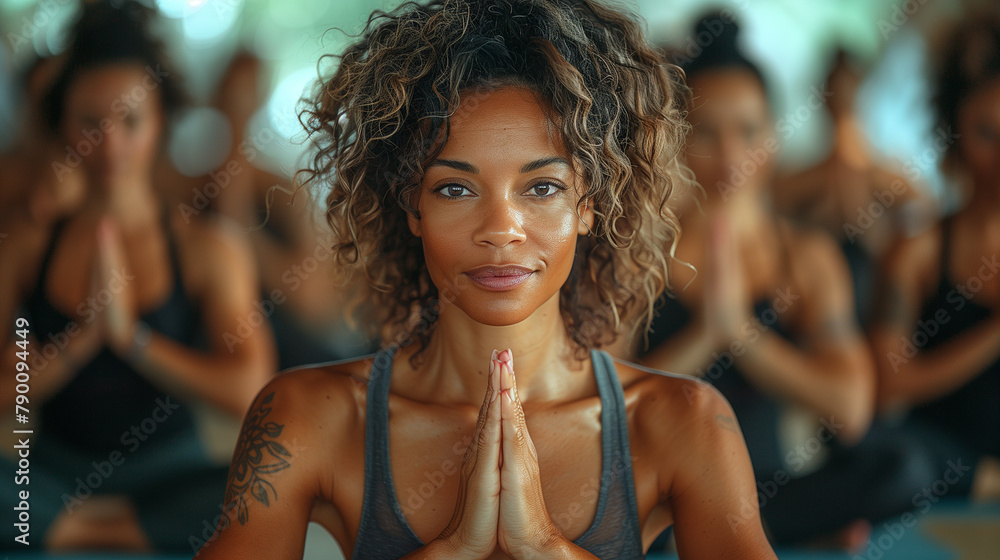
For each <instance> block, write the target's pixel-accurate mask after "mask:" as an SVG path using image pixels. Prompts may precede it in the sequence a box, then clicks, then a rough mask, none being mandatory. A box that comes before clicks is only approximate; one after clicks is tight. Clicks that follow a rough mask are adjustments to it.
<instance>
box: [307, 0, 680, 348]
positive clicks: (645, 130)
mask: <svg viewBox="0 0 1000 560" xmlns="http://www.w3.org/2000/svg"><path fill="white" fill-rule="evenodd" d="M328 56H332V55H328ZM510 85H516V86H522V87H528V88H530V89H531V90H533V91H535V92H536V93H537V94H539V95H540V98H541V99H542V100H544V102H546V103H547V104H548V105H549V110H550V111H551V112H552V114H553V115H554V117H555V118H554V119H553V120H554V125H555V126H556V127H557V128H558V129H559V130H560V132H561V134H562V138H563V142H564V144H565V146H566V148H567V150H568V152H569V153H570V154H571V155H572V158H573V160H574V164H575V166H576V167H577V169H578V170H579V173H580V176H581V178H582V180H583V184H584V185H586V188H587V190H586V192H585V193H584V194H583V196H584V197H585V198H587V199H589V204H590V205H591V206H592V207H593V209H594V212H595V225H594V227H593V228H592V233H591V235H589V236H581V237H579V238H578V242H577V249H576V256H575V260H574V264H573V269H572V272H571V273H570V276H569V278H568V279H567V281H566V282H565V284H564V285H563V287H562V290H561V292H560V310H561V313H562V316H563V320H564V323H565V326H566V329H567V333H568V335H569V337H570V338H571V339H572V340H573V341H574V342H575V343H576V344H577V345H578V347H577V352H578V353H579V352H581V351H585V350H586V349H589V348H599V347H601V346H605V345H607V344H609V343H611V342H613V341H614V340H615V339H616V338H617V336H619V335H620V334H626V333H627V334H634V333H636V332H639V331H640V330H641V331H644V330H645V329H644V328H643V327H648V324H649V322H650V321H651V320H652V317H653V313H654V305H655V302H656V300H657V298H658V297H659V296H660V294H661V293H662V292H663V291H664V290H666V289H667V288H668V287H669V280H668V276H667V267H668V264H669V260H670V259H671V258H673V251H674V247H675V246H676V242H677V239H678V237H679V233H680V230H679V226H678V223H677V219H676V216H675V215H674V213H673V212H672V211H671V209H670V204H669V203H671V202H672V198H671V195H672V193H673V192H675V190H676V189H678V188H681V187H686V186H687V185H688V184H689V183H691V181H692V179H691V175H690V172H689V171H687V169H686V168H685V167H683V166H682V165H681V164H680V163H679V160H678V157H677V156H678V154H679V152H680V150H681V149H682V147H683V144H684V140H685V136H686V134H687V125H686V123H685V120H684V116H685V113H686V111H687V107H688V97H689V92H688V90H687V88H686V86H685V85H684V83H683V75H682V73H681V72H680V70H679V69H677V68H676V67H675V66H673V65H665V64H663V62H662V58H661V56H660V53H658V52H657V51H655V50H654V49H653V48H652V47H651V46H650V45H649V44H648V43H647V41H646V38H645V36H644V33H643V31H642V29H641V27H640V24H639V23H638V22H637V18H636V17H635V16H633V15H632V14H629V13H626V12H624V11H621V10H618V9H614V8H611V7H608V6H606V5H603V4H601V3H598V2H596V1H593V0H431V1H429V2H427V3H414V2H409V3H406V4H404V5H402V6H401V7H399V8H397V9H396V10H393V11H391V12H381V11H379V12H375V13H374V14H372V16H371V17H370V18H369V20H368V23H367V26H366V27H365V30H364V31H363V32H362V34H361V35H360V36H359V37H358V38H357V40H356V42H354V43H353V44H352V45H351V46H349V47H348V48H347V49H346V51H345V52H344V53H343V54H342V55H340V56H339V61H338V64H337V67H336V69H335V70H334V71H333V72H332V74H331V75H330V76H329V77H324V78H323V79H321V80H320V82H319V84H318V87H317V89H316V91H315V93H314V94H313V95H312V96H311V98H310V99H309V105H308V107H307V109H306V110H305V111H304V112H303V114H302V121H303V124H304V125H305V126H306V128H307V130H308V131H309V133H310V138H311V139H312V142H313V144H314V149H315V155H314V156H313V157H312V160H311V165H310V166H309V168H308V169H305V170H302V171H300V181H301V184H304V185H308V186H311V187H313V188H316V189H328V194H326V195H325V196H326V205H325V209H326V218H327V221H328V222H329V224H330V226H331V228H332V230H333V232H334V246H333V251H334V254H335V256H336V259H337V262H338V264H339V265H340V267H339V268H340V269H341V271H342V273H343V274H344V278H343V279H344V280H345V281H346V279H347V278H357V276H356V275H357V274H361V275H363V278H364V280H365V282H360V283H358V284H362V288H361V292H362V293H360V294H359V295H358V297H357V301H358V302H360V303H363V304H364V307H365V308H366V309H369V310H370V311H372V312H374V313H375V314H376V315H375V318H374V320H372V321H371V323H370V324H372V325H373V326H374V327H375V329H378V331H379V332H378V333H377V334H379V335H380V336H381V337H382V339H383V344H399V345H402V344H404V343H409V342H411V341H417V342H419V343H420V344H421V348H424V347H426V344H427V342H428V340H429V338H430V335H431V333H432V331H433V326H434V321H435V319H436V317H437V308H438V303H439V299H440V298H444V297H448V294H447V293H444V294H439V291H438V287H436V286H435V285H434V284H433V283H432V282H431V279H430V276H429V274H428V270H427V265H426V263H425V261H424V254H423V248H422V245H421V240H420V239H419V238H417V237H416V236H414V235H413V234H412V233H411V231H410V229H409V227H408V226H407V216H408V215H413V216H416V217H419V214H418V213H417V210H416V209H415V208H414V207H413V205H412V204H411V201H413V200H415V199H413V198H412V195H413V194H414V193H415V192H417V189H418V187H419V184H420V181H421V178H422V176H423V170H424V166H425V165H426V164H427V163H428V162H429V161H431V160H432V159H433V158H434V157H435V156H436V155H437V154H438V153H439V152H440V150H441V148H442V147H443V145H444V142H445V141H446V140H447V134H448V122H449V118H450V117H451V116H453V115H454V113H455V111H456V110H458V111H461V110H462V108H463V107H466V106H469V105H472V104H475V103H476V99H477V96H481V95H482V94H483V93H484V92H490V91H494V90H496V89H498V88H500V87H504V86H510ZM463 103H464V104H465V105H463Z"/></svg>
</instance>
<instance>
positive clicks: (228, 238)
mask: <svg viewBox="0 0 1000 560" xmlns="http://www.w3.org/2000/svg"><path fill="white" fill-rule="evenodd" d="M197 229H198V230H202V231H201V234H199V235H198V236H197V238H200V239H197V238H196V240H194V241H193V243H192V245H193V246H194V247H196V251H197V260H198V261H199V266H200V268H201V269H202V273H203V276H202V277H201V279H200V289H199V291H200V293H201V298H200V299H201V301H202V302H203V306H204V310H205V323H206V325H205V326H206V328H207V334H208V336H209V339H210V342H211V344H212V347H213V348H214V349H215V351H216V352H218V353H220V354H221V355H226V356H234V357H235V358H236V359H240V360H241V361H244V362H245V363H247V364H248V365H251V366H253V368H254V370H255V371H256V372H257V373H258V375H257V377H258V381H259V383H258V384H256V385H255V387H256V386H259V385H260V384H263V382H264V380H265V379H266V378H267V376H268V375H270V373H271V372H273V371H274V368H275V367H276V365H277V364H276V351H275V349H274V338H273V336H272V334H271V330H270V326H269V323H268V321H267V320H266V315H269V314H270V313H271V312H273V306H274V305H277V304H276V303H275V302H272V301H270V300H264V301H260V302H258V298H260V284H259V282H258V280H257V266H256V263H255V260H254V255H253V251H252V250H251V248H250V244H249V237H247V236H245V235H242V234H241V233H240V232H239V231H238V230H237V228H236V227H234V226H233V224H231V223H228V222H223V221H219V222H214V221H213V222H209V223H203V224H199V225H198V226H197ZM258 306H259V307H260V309H258ZM268 306H271V308H270V309H268ZM261 372H263V373H261Z"/></svg>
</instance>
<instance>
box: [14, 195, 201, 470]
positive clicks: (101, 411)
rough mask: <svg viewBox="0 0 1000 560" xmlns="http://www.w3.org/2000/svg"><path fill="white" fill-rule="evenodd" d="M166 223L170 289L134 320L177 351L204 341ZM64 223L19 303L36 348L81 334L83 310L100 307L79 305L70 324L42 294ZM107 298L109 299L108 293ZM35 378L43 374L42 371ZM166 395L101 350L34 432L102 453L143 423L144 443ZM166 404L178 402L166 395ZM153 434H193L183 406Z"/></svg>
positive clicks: (90, 316)
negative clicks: (75, 329) (72, 332)
mask: <svg viewBox="0 0 1000 560" xmlns="http://www.w3.org/2000/svg"><path fill="white" fill-rule="evenodd" d="M166 218H167V214H166V213H164V222H165V223H164V232H165V234H166V235H167V238H168V243H169V252H170V264H171V268H172V269H173V290H172V291H171V292H170V295H169V296H167V298H166V299H165V300H164V302H163V303H162V304H160V305H159V306H158V307H156V308H155V309H152V310H150V311H147V312H145V313H142V314H141V315H140V319H141V320H142V321H144V322H146V323H147V324H148V325H149V327H150V329H152V330H153V331H156V332H157V333H159V334H162V335H166V336H168V337H170V338H172V339H174V340H176V341H177V342H179V343H181V344H183V345H186V346H199V343H200V342H202V341H203V340H204V337H203V336H202V333H203V330H202V328H201V325H202V321H201V314H200V311H199V310H198V309H197V307H196V306H195V304H194V303H193V302H191V301H190V300H189V299H188V297H187V294H186V293H185V291H184V283H183V281H182V278H181V272H180V259H179V258H178V255H177V247H176V243H175V240H174V239H173V236H172V235H171V230H170V227H169V224H167V223H166ZM67 221H68V220H67V219H64V220H62V221H60V222H59V223H58V224H57V225H56V226H55V228H54V230H53V233H52V237H51V240H50V242H49V247H48V249H47V250H46V252H45V257H44V258H43V260H42V264H41V267H40V269H39V273H38V282H37V284H36V286H35V289H34V290H33V291H32V293H31V295H30V296H29V298H28V300H27V302H26V305H25V310H26V311H27V313H28V315H29V317H30V320H31V325H32V330H33V332H34V333H35V335H36V336H37V337H38V339H39V345H40V348H39V350H41V349H42V348H44V347H45V346H46V344H49V343H52V342H53V341H55V340H56V339H57V338H59V337H61V336H65V335H67V333H68V332H69V331H68V330H67V329H68V328H69V327H70V325H71V323H73V322H76V324H77V326H78V327H80V328H82V327H83V326H84V325H83V321H87V320H96V319H94V317H96V315H95V314H94V313H91V311H90V310H95V311H96V310H97V309H103V306H102V305H100V302H98V303H97V305H94V304H88V303H87V302H82V303H81V306H83V307H84V313H81V315H82V316H83V317H82V318H81V319H80V320H76V319H71V318H70V317H67V316H66V315H65V314H64V313H63V312H62V311H60V310H59V309H57V308H56V307H55V306H53V305H52V303H51V302H50V301H49V299H48V296H47V294H46V293H45V284H46V280H47V278H48V270H49V264H50V261H51V259H52V254H53V253H54V251H55V247H56V244H57V243H58V241H59V237H60V234H61V233H62V230H63V228H64V227H65V225H66V222H67ZM110 296H111V297H114V294H110ZM38 373H39V374H40V375H44V371H42V372H38ZM167 397H168V395H167V394H166V393H164V392H163V391H161V390H159V389H158V388H156V387H154V386H153V385H152V384H151V383H150V382H149V381H147V380H146V379H145V378H144V377H143V376H142V375H141V374H139V373H138V372H137V371H135V369H134V368H133V367H132V366H131V365H129V364H128V363H127V362H125V361H123V360H122V359H121V358H119V357H118V356H117V355H116V354H115V353H114V352H112V351H111V349H110V348H108V347H106V346H105V347H104V348H102V349H101V350H100V351H99V352H98V353H97V354H96V355H95V356H94V358H93V359H92V360H91V361H90V362H89V363H87V364H85V365H84V366H83V367H81V368H80V369H79V370H78V371H77V372H76V373H75V374H74V376H73V379H72V380H71V381H70V382H69V383H67V384H66V385H65V386H64V387H62V388H61V389H60V390H59V391H58V392H57V393H56V394H55V395H53V396H52V397H51V398H50V399H49V400H48V401H47V402H46V403H45V404H44V405H43V406H42V407H41V424H40V429H39V434H40V437H45V438H56V439H58V440H61V441H62V442H63V443H64V444H66V445H69V446H72V447H76V448H78V449H81V450H86V451H88V452H94V453H98V454H107V453H108V452H110V451H112V450H115V449H119V450H120V449H121V448H122V445H123V442H122V437H123V434H124V433H126V432H127V431H129V430H131V428H132V427H133V426H135V427H137V428H139V429H140V430H143V428H144V427H143V426H142V423H143V421H144V420H147V425H146V426H145V430H143V432H142V433H143V435H144V437H145V436H147V434H146V432H149V431H150V430H149V427H150V424H149V422H148V419H149V418H151V414H152V412H153V411H154V409H156V408H157V407H158V406H160V404H159V403H161V402H166V400H165V399H166V398H167ZM158 399H159V400H158ZM169 404H181V403H179V402H178V401H177V399H176V398H175V397H172V396H171V397H170V401H169ZM155 428H156V429H155V432H154V433H153V434H152V435H148V437H150V438H154V437H166V436H169V435H173V434H176V433H178V432H181V431H184V430H190V431H192V433H194V432H193V430H194V420H193V416H192V414H191V412H190V410H189V409H188V408H187V407H185V406H183V405H182V406H181V408H180V409H178V410H174V411H173V412H172V413H171V414H170V415H169V416H168V417H167V420H166V421H163V422H162V423H157V424H156V426H155ZM132 437H135V436H132ZM143 441H144V440H143ZM143 445H146V444H145V443H143Z"/></svg>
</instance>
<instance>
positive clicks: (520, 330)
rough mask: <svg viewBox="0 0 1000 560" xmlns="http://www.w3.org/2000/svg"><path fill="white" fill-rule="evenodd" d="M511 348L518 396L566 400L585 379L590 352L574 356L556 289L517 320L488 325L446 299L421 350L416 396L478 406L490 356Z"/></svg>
mask: <svg viewBox="0 0 1000 560" xmlns="http://www.w3.org/2000/svg"><path fill="white" fill-rule="evenodd" d="M507 348H510V349H511V351H512V352H513V355H514V376H515V378H516V380H517V392H518V395H519V396H520V398H521V401H522V402H524V403H528V402H531V401H533V400H534V401H538V402H542V401H548V400H566V399H571V398H573V397H574V396H580V392H581V391H583V390H584V387H586V385H587V382H588V381H589V378H588V377H587V375H583V374H584V373H586V372H590V371H591V369H590V360H589V357H588V358H587V359H585V360H583V361H579V360H577V359H576V358H575V349H576V346H575V343H574V342H573V341H572V340H571V339H570V337H569V335H568V334H567V333H566V327H565V326H564V324H563V318H562V314H561V313H560V312H559V294H558V293H556V294H555V295H554V296H552V297H551V298H550V299H549V300H548V301H547V302H545V303H544V304H542V306H541V307H539V308H538V309H537V310H535V312H534V313H532V314H531V315H530V316H529V317H528V318H526V319H524V320H523V321H521V322H520V323H517V324H514V325H508V326H501V327H493V326H489V325H484V324H482V323H479V322H477V321H475V320H473V319H472V318H471V317H469V316H468V315H466V314H465V312H463V311H462V310H461V309H458V308H457V307H455V306H454V305H452V304H449V303H447V302H442V303H441V313H440V315H439V317H438V319H437V321H436V323H435V326H434V334H433V335H432V337H431V340H430V342H429V344H428V346H427V348H426V349H425V350H424V352H423V354H422V355H421V362H420V365H419V368H418V371H417V372H415V373H416V375H419V376H421V377H422V382H421V383H420V389H419V390H418V391H416V392H415V393H414V395H413V396H414V397H415V398H419V399H427V400H431V399H433V400H435V401H439V402H440V401H449V402H464V403H468V404H474V405H477V406H478V405H479V404H480V403H481V402H482V400H483V395H484V394H485V391H486V383H487V374H488V372H489V369H488V368H489V364H490V355H491V353H492V352H493V350H494V349H497V350H501V351H502V350H504V349H507Z"/></svg>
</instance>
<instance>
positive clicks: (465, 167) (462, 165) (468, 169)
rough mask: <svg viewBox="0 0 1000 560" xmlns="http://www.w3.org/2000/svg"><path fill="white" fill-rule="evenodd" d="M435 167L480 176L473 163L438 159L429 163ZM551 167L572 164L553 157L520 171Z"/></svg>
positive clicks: (534, 162)
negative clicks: (448, 168)
mask: <svg viewBox="0 0 1000 560" xmlns="http://www.w3.org/2000/svg"><path fill="white" fill-rule="evenodd" d="M435 165H441V166H444V167H450V168H452V169H456V170H458V171H462V172H464V173H471V174H473V175H477V174H479V168H478V167H476V166H475V165H472V164H471V163H468V162H465V161H457V160H453V159H441V158H438V159H435V160H434V161H432V162H430V163H428V164H427V167H433V166H435ZM549 165H565V166H566V167H570V164H569V162H568V161H566V158H563V157H560V156H552V157H546V158H541V159H536V160H535V161H531V162H528V163H526V164H524V165H522V166H521V170H520V171H521V173H531V172H532V171H536V170H538V169H541V168H543V167H546V166H549Z"/></svg>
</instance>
